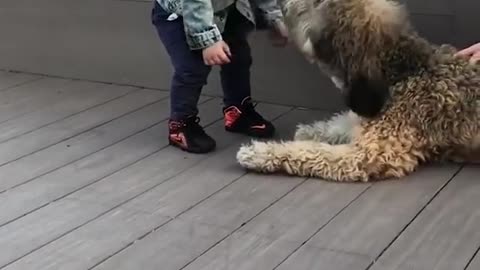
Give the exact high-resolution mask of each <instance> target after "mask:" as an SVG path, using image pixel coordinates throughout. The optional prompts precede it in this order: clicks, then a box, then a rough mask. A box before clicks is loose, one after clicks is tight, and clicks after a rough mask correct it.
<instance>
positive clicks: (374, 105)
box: [345, 74, 390, 118]
mask: <svg viewBox="0 0 480 270" xmlns="http://www.w3.org/2000/svg"><path fill="white" fill-rule="evenodd" d="M347 84H348V88H347V93H346V96H345V99H346V105H347V106H348V107H349V108H350V109H351V110H352V111H353V112H355V113H356V114H358V115H360V116H363V117H368V118H372V117H375V116H377V115H378V114H379V113H380V112H381V111H382V109H383V107H384V105H385V103H386V102H387V100H388V98H389V97H390V93H389V85H388V83H387V82H386V80H384V79H382V78H375V77H368V76H365V75H362V74H357V75H355V76H353V77H352V78H350V81H349V82H348V83H347Z"/></svg>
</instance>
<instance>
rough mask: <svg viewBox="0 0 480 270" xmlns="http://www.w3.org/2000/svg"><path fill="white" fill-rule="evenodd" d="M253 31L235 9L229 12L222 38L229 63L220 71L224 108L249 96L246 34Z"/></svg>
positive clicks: (248, 48) (248, 61)
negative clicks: (229, 54) (228, 56)
mask: <svg viewBox="0 0 480 270" xmlns="http://www.w3.org/2000/svg"><path fill="white" fill-rule="evenodd" d="M252 29H253V24H251V23H250V22H249V21H248V20H247V18H245V17H243V15H242V14H240V12H238V11H237V10H236V9H232V11H230V13H229V15H228V17H227V22H226V25H225V31H224V32H223V35H222V36H223V38H224V40H225V42H226V43H227V44H228V46H229V47H230V51H231V52H232V57H231V62H230V63H229V64H226V65H223V66H222V67H221V70H220V77H221V82H222V88H223V92H224V102H225V105H226V106H230V105H240V104H241V102H242V101H243V100H244V99H245V98H247V97H250V95H251V87H250V67H251V65H252V56H251V50H250V45H249V44H248V39H247V38H248V34H249V32H250V31H251V30H252Z"/></svg>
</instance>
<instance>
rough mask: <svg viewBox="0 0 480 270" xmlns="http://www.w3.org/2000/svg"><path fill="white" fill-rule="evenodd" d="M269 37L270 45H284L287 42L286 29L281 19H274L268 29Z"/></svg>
mask: <svg viewBox="0 0 480 270" xmlns="http://www.w3.org/2000/svg"><path fill="white" fill-rule="evenodd" d="M269 37H270V40H271V42H272V45H273V46H275V47H284V46H286V45H287V44H288V31H287V28H286V27H285V24H284V23H283V21H280V20H278V21H276V22H275V23H274V25H273V26H272V27H271V29H270V31H269Z"/></svg>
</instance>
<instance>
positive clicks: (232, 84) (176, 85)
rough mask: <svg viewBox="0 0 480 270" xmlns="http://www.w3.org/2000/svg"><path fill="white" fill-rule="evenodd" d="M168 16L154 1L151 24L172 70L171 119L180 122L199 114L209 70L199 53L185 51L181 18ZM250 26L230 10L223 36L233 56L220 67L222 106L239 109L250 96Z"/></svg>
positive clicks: (234, 10) (239, 15)
mask: <svg viewBox="0 0 480 270" xmlns="http://www.w3.org/2000/svg"><path fill="white" fill-rule="evenodd" d="M169 16H170V14H169V13H167V12H166V11H165V10H164V9H163V8H162V7H161V6H160V5H158V3H157V2H156V1H155V6H154V8H153V10H152V23H153V25H155V28H156V30H157V33H158V35H159V37H160V40H161V42H162V43H163V45H164V47H165V49H166V51H167V53H168V55H169V56H170V61H171V63H172V65H173V67H174V75H173V78H172V81H171V89H170V102H171V116H170V117H171V118H172V119H173V120H182V119H185V118H187V117H190V116H196V115H197V114H198V108H197V104H198V100H199V98H200V94H201V91H202V88H203V86H204V85H206V84H207V78H208V75H209V73H210V71H211V67H210V66H207V65H205V64H204V62H203V58H202V51H201V50H190V48H189V47H188V44H187V41H186V38H185V32H184V26H183V20H182V17H178V18H177V19H175V20H172V21H168V20H167V18H168V17H169ZM252 29H253V24H252V23H251V22H250V21H248V20H247V19H246V18H245V17H244V16H242V15H241V14H240V13H239V12H238V11H237V10H236V9H235V8H232V9H231V11H230V13H229V15H228V18H227V22H226V25H225V31H224V33H223V34H222V36H223V39H224V41H225V42H226V43H227V44H228V45H229V47H230V51H231V53H232V57H231V62H230V63H229V64H226V65H223V66H221V70H220V77H221V84H222V89H223V94H224V98H223V101H224V104H225V106H231V105H237V106H238V105H240V103H241V102H242V101H243V100H244V99H245V98H246V97H249V96H250V91H251V89H250V67H251V65H252V57H251V52H250V46H249V44H248V40H247V37H248V33H249V32H250V31H251V30H252Z"/></svg>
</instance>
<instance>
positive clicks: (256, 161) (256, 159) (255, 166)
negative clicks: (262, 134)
mask: <svg viewBox="0 0 480 270" xmlns="http://www.w3.org/2000/svg"><path fill="white" fill-rule="evenodd" d="M237 161H238V163H239V164H240V165H241V166H242V167H244V168H246V169H249V170H253V171H258V172H273V171H275V170H276V168H277V167H278V164H275V156H274V154H273V148H272V145H270V144H268V143H265V142H257V141H252V142H251V143H250V144H245V145H242V146H241V147H240V149H239V150H238V152H237Z"/></svg>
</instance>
